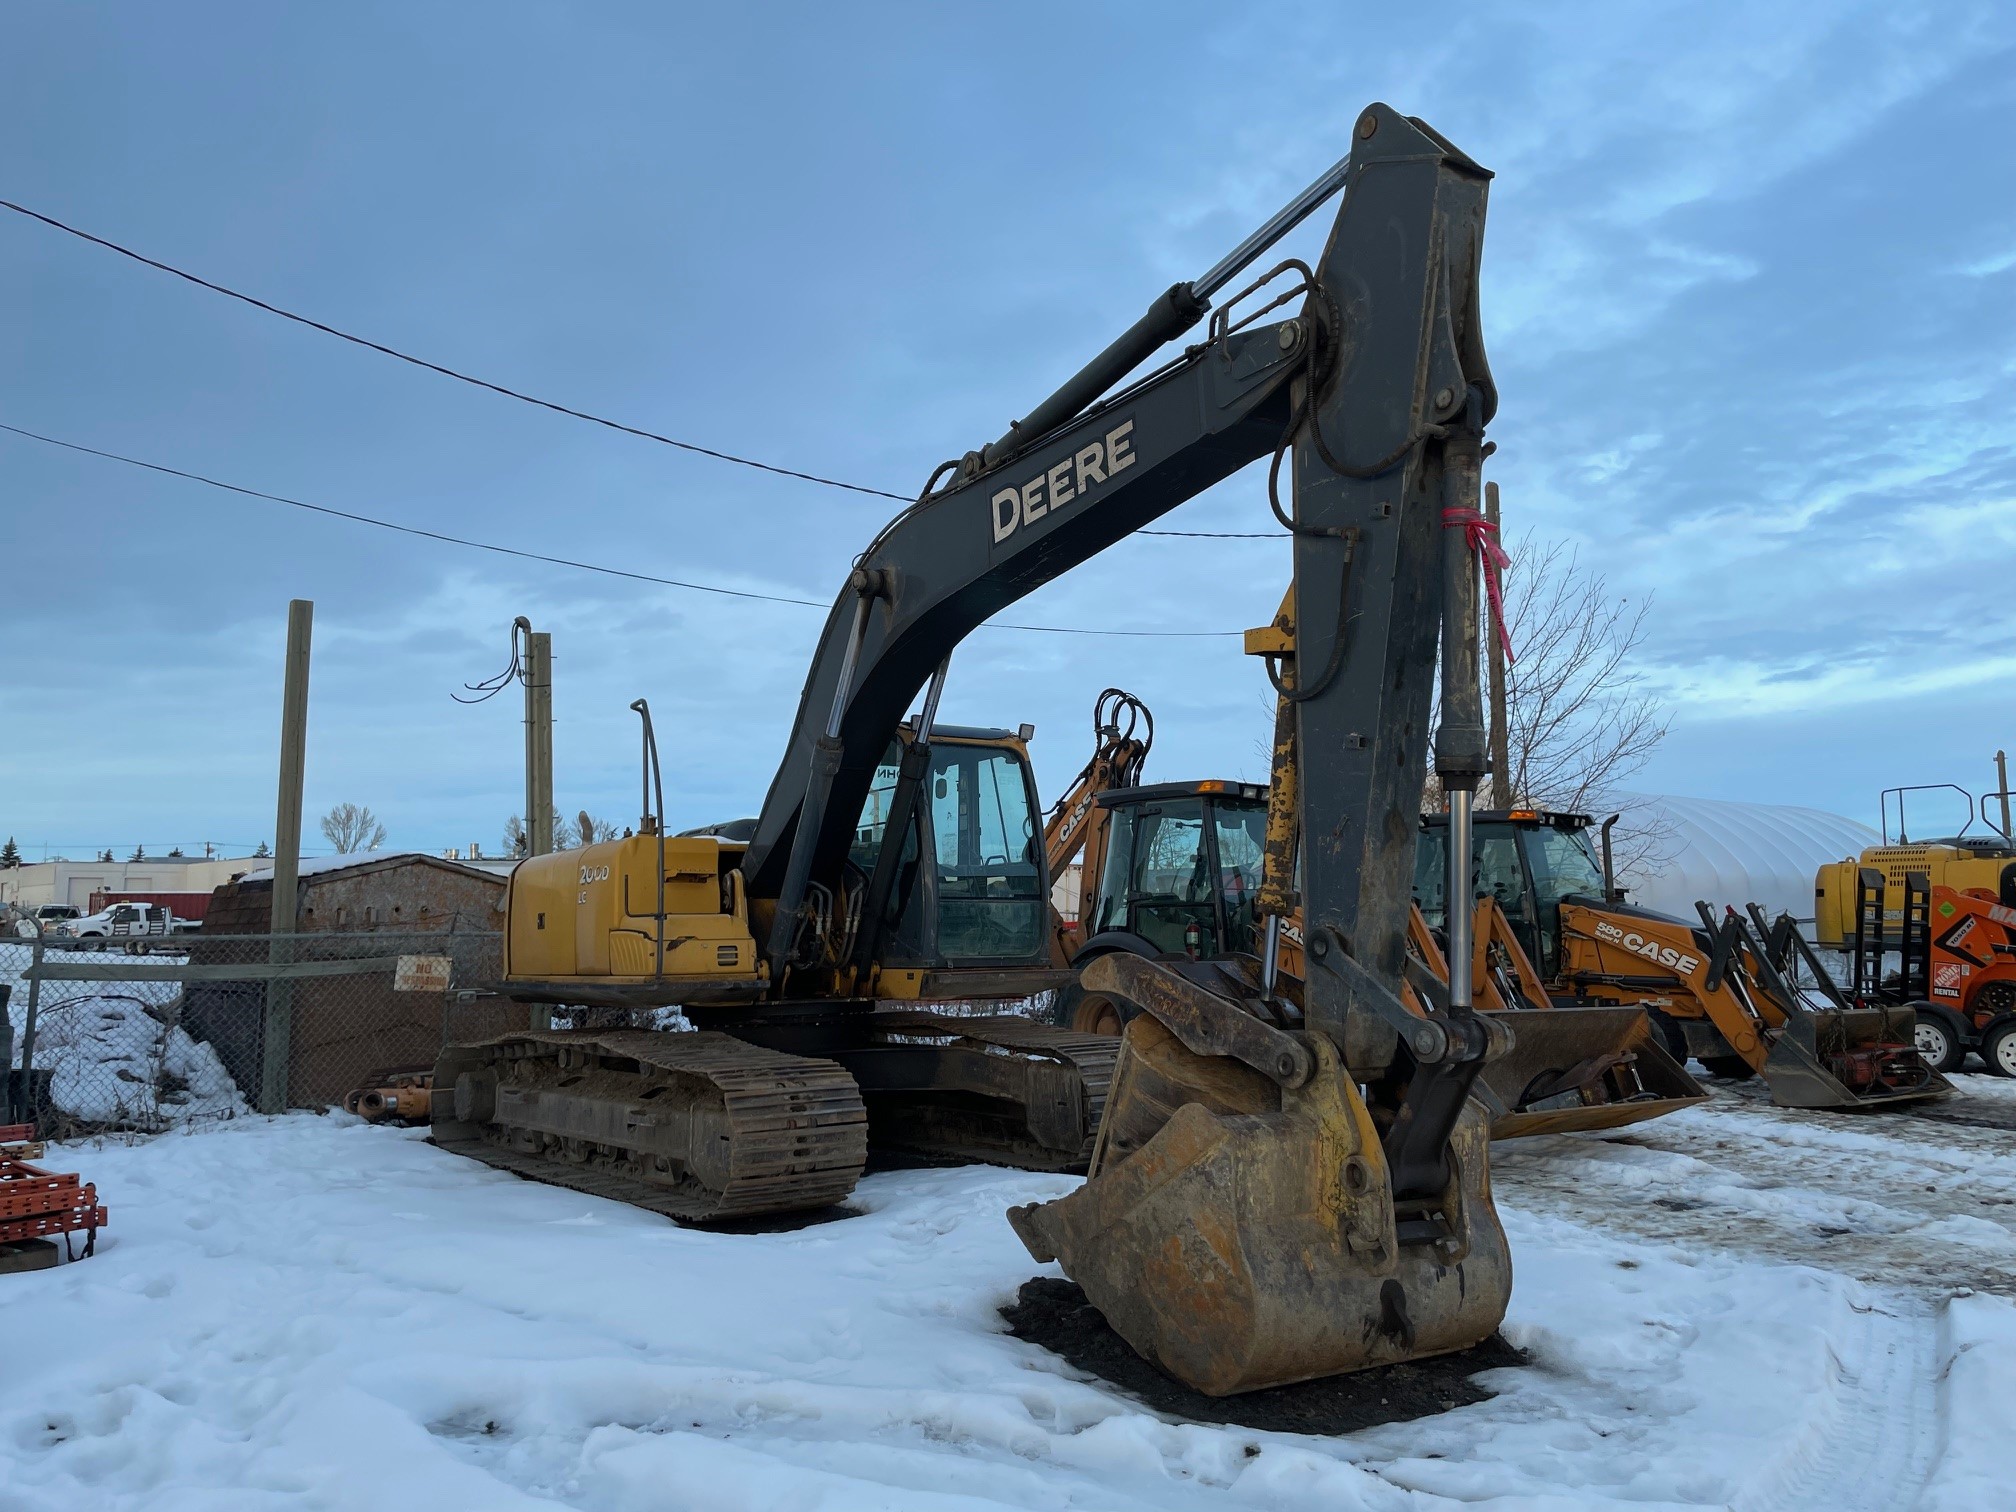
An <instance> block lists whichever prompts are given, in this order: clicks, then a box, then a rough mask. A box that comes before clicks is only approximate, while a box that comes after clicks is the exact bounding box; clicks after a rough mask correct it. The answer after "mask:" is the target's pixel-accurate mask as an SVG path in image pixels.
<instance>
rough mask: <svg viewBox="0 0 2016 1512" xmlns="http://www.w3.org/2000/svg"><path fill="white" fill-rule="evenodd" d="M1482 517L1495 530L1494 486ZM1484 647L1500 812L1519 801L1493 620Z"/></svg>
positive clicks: (1494, 798) (1501, 651)
mask: <svg viewBox="0 0 2016 1512" xmlns="http://www.w3.org/2000/svg"><path fill="white" fill-rule="evenodd" d="M1484 518H1485V519H1487V520H1489V521H1490V522H1491V524H1492V527H1493V528H1494V529H1496V528H1497V527H1498V485H1497V484H1496V483H1486V484H1485V485H1484ZM1500 544H1501V545H1502V544H1503V542H1502V541H1501V542H1500ZM1500 608H1501V609H1502V608H1503V605H1500ZM1484 644H1485V647H1486V649H1487V650H1488V651H1489V652H1490V661H1489V667H1490V674H1491V806H1492V807H1493V808H1501V809H1504V808H1511V807H1513V806H1514V805H1515V804H1517V803H1518V801H1519V800H1518V798H1517V796H1515V795H1514V793H1513V791H1512V732H1511V730H1510V729H1509V728H1508V726H1507V723H1506V696H1505V638H1504V636H1503V635H1502V634H1500V626H1499V625H1498V624H1497V623H1496V622H1495V621H1494V622H1493V623H1492V624H1491V626H1490V627H1489V628H1488V629H1487V630H1486V631H1485V632H1484Z"/></svg>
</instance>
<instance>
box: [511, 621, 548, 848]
mask: <svg viewBox="0 0 2016 1512" xmlns="http://www.w3.org/2000/svg"><path fill="white" fill-rule="evenodd" d="M513 628H514V629H518V630H522V631H523V633H524V636H525V671H524V674H523V676H524V681H525V830H526V849H527V852H528V853H529V854H531V855H534V856H543V855H545V854H546V853H547V852H548V851H550V850H552V849H553V637H552V636H551V635H549V634H547V633H546V632H545V631H543V630H538V631H535V630H534V629H533V628H532V622H531V621H530V620H528V619H526V618H525V617H524V616H522V615H521V616H519V618H518V619H517V621H516V622H515V624H514V627H513Z"/></svg>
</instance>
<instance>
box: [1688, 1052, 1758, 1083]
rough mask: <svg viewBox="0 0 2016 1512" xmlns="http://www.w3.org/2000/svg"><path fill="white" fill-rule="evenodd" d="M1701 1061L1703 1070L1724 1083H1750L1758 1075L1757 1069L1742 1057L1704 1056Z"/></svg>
mask: <svg viewBox="0 0 2016 1512" xmlns="http://www.w3.org/2000/svg"><path fill="white" fill-rule="evenodd" d="M1699 1059H1700V1062H1701V1069H1702V1070H1704V1071H1706V1072H1707V1073H1708V1074H1709V1075H1710V1076H1719V1077H1720V1078H1721V1079H1722V1080H1723V1081H1748V1080H1749V1079H1750V1078H1751V1077H1753V1076H1755V1075H1756V1074H1757V1068H1756V1067H1755V1066H1752V1065H1751V1064H1750V1062H1748V1061H1746V1060H1745V1059H1743V1057H1742V1056H1740V1055H1703V1056H1701V1057H1699Z"/></svg>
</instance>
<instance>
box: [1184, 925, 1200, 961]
mask: <svg viewBox="0 0 2016 1512" xmlns="http://www.w3.org/2000/svg"><path fill="white" fill-rule="evenodd" d="M1183 953H1184V954H1185V955H1187V956H1188V957H1190V959H1191V960H1193V961H1194V960H1196V959H1198V957H1200V956H1201V955H1203V954H1204V930H1203V927H1202V926H1201V925H1199V924H1198V922H1197V921H1196V920H1195V919H1192V920H1191V921H1190V922H1189V923H1188V924H1185V925H1184V926H1183Z"/></svg>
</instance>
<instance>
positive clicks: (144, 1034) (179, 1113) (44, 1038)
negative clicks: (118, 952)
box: [10, 992, 247, 1133]
mask: <svg viewBox="0 0 2016 1512" xmlns="http://www.w3.org/2000/svg"><path fill="white" fill-rule="evenodd" d="M10 1016H11V1017H12V1018H13V1019H14V1021H15V1024H14V1033H15V1040H14V1064H15V1065H17V1066H18V1065H20V1063H21V1052H22V1050H23V1049H24V1048H26V1044H25V1034H24V1030H25V1028H26V1019H27V1008H26V1004H25V1003H22V1004H16V1005H14V1006H13V1007H12V1008H10ZM163 1017H164V1016H163V1015H162V1014H161V1010H160V1009H158V1008H156V1007H155V1006H154V1005H152V1004H150V1003H148V1002H146V1001H144V1000H142V999H141V998H138V997H133V996H129V995H126V994H123V993H112V992H97V993H91V994H88V995H86V996H84V997H73V998H66V999H59V1000H57V1001H54V1002H45V1003H43V1004H42V1006H41V1010H40V1012H39V1013H38V1015H37V1017H36V1027H35V1066H36V1069H37V1070H38V1071H39V1070H47V1071H50V1072H53V1073H54V1075H53V1077H52V1079H51V1082H50V1090H49V1099H50V1101H51V1102H52V1103H54V1104H55V1106H56V1108H57V1109H58V1110H59V1111H60V1112H62V1113H64V1114H66V1115H67V1116H68V1117H69V1118H71V1119H73V1120H75V1121H76V1122H78V1123H80V1124H87V1125H94V1126H107V1127H115V1128H120V1129H137V1130H141V1131H144V1132H150V1133H151V1132H156V1131H159V1130H162V1129H168V1128H173V1127H175V1126H176V1125H178V1124H182V1123H186V1122H188V1121H189V1120H191V1119H208V1118H231V1117H235V1116H237V1115H239V1114H242V1113H244V1112H246V1111H247V1108H246V1104H245V1100H244V1098H243V1097H242V1096H240V1094H239V1092H238V1088H237V1085H236V1084H235V1083H234V1082H233V1081H232V1080H231V1076H230V1073H228V1072H227V1071H226V1070H225V1069H224V1064H223V1062H222V1061H220V1060H219V1059H218V1058H217V1052H216V1051H215V1050H213V1049H211V1048H210V1046H208V1045H206V1044H202V1043H199V1042H198V1041H196V1040H194V1039H192V1038H190V1037H189V1035H188V1033H187V1032H186V1031H184V1030H183V1029H182V1028H181V1027H180V1026H179V1025H177V1024H174V1023H170V1022H164V1021H163Z"/></svg>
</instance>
